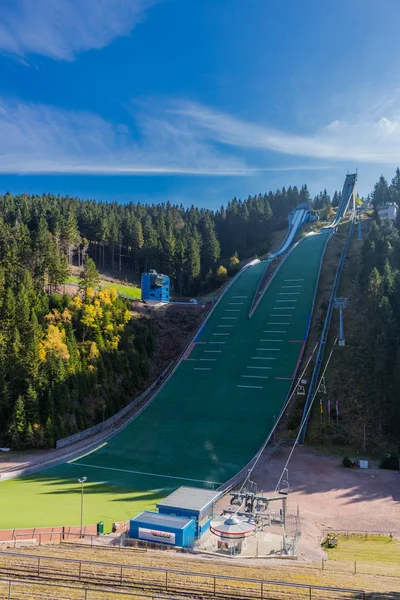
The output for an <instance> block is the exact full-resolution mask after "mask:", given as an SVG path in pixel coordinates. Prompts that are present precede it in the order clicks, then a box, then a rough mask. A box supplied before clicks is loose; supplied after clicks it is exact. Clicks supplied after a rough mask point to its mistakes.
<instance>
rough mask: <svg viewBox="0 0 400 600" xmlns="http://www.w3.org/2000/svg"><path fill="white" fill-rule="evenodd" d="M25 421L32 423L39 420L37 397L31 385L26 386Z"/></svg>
mask: <svg viewBox="0 0 400 600" xmlns="http://www.w3.org/2000/svg"><path fill="white" fill-rule="evenodd" d="M25 413H26V421H27V422H28V423H29V424H31V425H33V424H35V423H38V422H39V397H38V394H37V392H36V391H35V389H34V388H33V387H32V385H29V386H28V390H27V392H26V394H25Z"/></svg>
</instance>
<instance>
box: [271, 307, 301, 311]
mask: <svg viewBox="0 0 400 600" xmlns="http://www.w3.org/2000/svg"><path fill="white" fill-rule="evenodd" d="M295 308H296V307H295V306H274V308H273V309H272V310H294V309H295Z"/></svg>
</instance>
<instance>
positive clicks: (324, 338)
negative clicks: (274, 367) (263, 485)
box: [299, 219, 354, 444]
mask: <svg viewBox="0 0 400 600" xmlns="http://www.w3.org/2000/svg"><path fill="white" fill-rule="evenodd" d="M353 232H354V219H352V221H351V225H350V231H349V235H348V236H347V240H346V243H345V245H344V248H343V251H342V254H341V257H340V261H339V265H338V268H337V271H336V276H335V280H334V282H333V288H332V293H331V297H330V300H329V305H328V310H327V312H326V317H325V322H324V327H323V330H322V334H321V339H320V342H319V347H318V352H317V358H316V361H315V366H314V370H313V374H312V376H311V381H310V387H309V388H308V393H307V398H306V402H305V404H304V409H303V416H302V419H301V424H300V428H301V433H300V437H299V443H301V444H302V443H304V439H305V436H306V432H307V424H308V420H309V418H310V412H311V411H309V407H310V404H311V402H312V400H313V398H314V396H315V393H316V391H317V385H318V380H319V375H320V372H321V368H322V365H323V362H324V354H325V348H326V344H327V342H328V333H329V328H330V325H331V320H332V313H333V306H334V301H335V298H336V292H337V290H338V287H339V282H340V277H341V274H342V270H343V266H344V263H345V260H346V257H347V252H348V249H349V245H350V242H351V238H352V236H353Z"/></svg>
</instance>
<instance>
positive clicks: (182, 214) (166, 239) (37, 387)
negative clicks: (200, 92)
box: [0, 171, 400, 448]
mask: <svg viewBox="0 0 400 600" xmlns="http://www.w3.org/2000/svg"><path fill="white" fill-rule="evenodd" d="M396 177H397V180H396V178H395V179H394V180H393V181H394V183H393V182H392V184H391V186H389V185H388V184H387V183H386V187H385V181H383V182H382V178H381V180H380V181H379V182H378V183H377V185H376V186H375V190H374V193H373V194H372V200H373V202H374V203H376V202H381V201H382V200H381V199H382V197H384V198H386V196H385V194H389V196H388V197H390V198H395V200H396V201H398V199H399V198H398V197H396V194H395V192H396V189H397V190H399V191H400V186H399V185H398V183H399V181H400V172H399V171H397V173H396ZM396 181H397V184H396ZM396 185H397V186H398V187H397V188H396ZM386 188H387V189H386ZM399 197H400V194H399ZM304 201H310V203H311V205H312V208H313V209H314V210H315V211H318V212H319V214H320V216H321V218H324V215H327V214H329V213H330V212H331V211H332V206H337V205H338V203H339V202H340V192H339V193H338V192H335V193H334V195H333V197H332V200H331V198H330V197H329V195H328V194H327V192H326V190H324V191H323V192H321V193H320V194H318V195H317V196H316V197H315V198H314V199H313V200H312V201H311V200H310V196H309V192H308V189H307V186H302V187H301V189H300V190H299V189H298V188H296V187H289V188H288V189H285V188H283V189H282V190H277V191H276V192H275V193H273V192H269V193H268V194H267V193H266V194H259V195H255V196H249V197H248V198H247V199H245V200H240V199H239V200H238V199H237V198H234V199H233V200H231V201H230V202H228V204H227V205H226V206H221V208H220V209H219V210H216V211H212V210H209V209H205V208H196V207H194V206H191V207H190V208H184V207H183V206H177V205H173V204H170V203H166V204H160V205H157V204H153V205H145V204H140V203H137V204H135V203H129V204H117V203H101V202H95V201H89V200H80V199H77V198H70V197H62V196H53V195H49V194H43V195H41V196H38V195H28V194H22V195H15V196H14V195H12V194H10V193H6V194H5V195H3V196H0V445H2V446H11V447H13V448H32V447H33V448H43V447H52V446H53V445H54V443H55V441H56V440H57V439H58V438H60V437H63V436H66V435H70V434H72V433H75V432H76V431H79V430H81V429H83V428H86V427H89V426H91V425H93V424H95V423H98V422H99V421H101V420H102V419H104V418H107V417H109V416H111V415H112V414H114V413H115V412H117V411H118V410H120V409H121V408H123V407H124V406H126V404H127V403H128V402H129V401H130V400H131V399H132V398H134V397H135V396H136V395H137V394H138V393H139V391H141V389H143V386H145V385H146V384H147V383H148V377H149V367H150V361H151V355H152V352H153V351H154V349H155V345H156V339H155V335H154V331H153V328H152V323H151V319H150V318H144V317H139V316H138V314H137V313H133V312H132V311H131V310H130V306H129V305H128V303H127V302H126V301H125V300H123V299H121V298H119V297H118V295H117V293H116V292H115V290H112V289H111V290H101V289H99V288H98V282H99V276H98V271H97V269H99V270H102V271H104V270H109V271H115V272H117V273H118V272H119V273H121V275H123V276H124V277H126V278H129V279H130V280H131V281H135V280H136V281H138V280H139V277H140V274H141V273H142V272H144V271H147V270H148V269H150V268H154V269H156V270H158V271H161V272H165V273H167V274H169V275H170V276H171V277H172V278H173V281H174V284H175V294H195V293H201V292H203V291H205V290H207V289H209V288H210V287H212V285H213V282H214V283H215V279H216V278H217V279H218V273H219V270H220V269H221V268H222V266H223V265H226V266H227V267H228V269H229V267H232V266H233V267H234V268H237V265H238V262H239V259H240V260H242V259H246V258H248V257H251V256H254V255H255V254H258V255H260V254H263V253H265V252H267V251H268V250H269V248H270V247H271V237H272V234H273V232H274V231H277V230H279V229H284V228H286V226H287V217H288V214H289V213H290V212H291V211H292V210H293V208H294V207H295V206H296V205H297V204H299V203H301V202H304ZM73 264H74V265H76V266H78V267H79V269H80V279H79V293H78V294H77V295H75V296H74V297H71V296H69V295H68V294H62V293H61V291H62V286H63V284H65V282H66V281H67V278H68V276H69V273H70V266H71V265H73ZM399 271H400V242H399V238H398V231H397V230H396V229H395V228H389V229H385V226H384V225H374V227H373V228H372V230H371V235H370V237H369V239H368V240H367V241H366V242H365V249H364V251H363V277H362V285H363V286H364V288H365V291H366V293H367V294H368V297H369V299H370V307H369V310H370V311H371V312H370V314H369V323H371V328H370V336H371V348H370V353H371V355H370V360H371V373H374V377H375V379H374V386H375V388H376V393H377V395H378V396H379V398H380V402H381V403H382V405H386V404H388V405H390V407H391V408H390V412H389V413H387V414H389V415H390V417H391V418H394V416H395V415H397V418H398V416H400V415H399V413H398V407H397V404H396V399H395V389H396V385H397V386H398V384H400V381H398V382H397V379H398V377H399V376H398V373H399V372H400V370H399V367H400V352H399V349H398V339H399V334H400V305H399V300H398V299H399V298H400V276H399ZM374 353H375V354H374ZM394 382H397V383H396V385H395V384H394ZM396 411H397V412H396ZM391 418H389V417H388V422H387V423H386V424H385V427H387V428H389V429H390V428H392V429H393V421H392V420H391Z"/></svg>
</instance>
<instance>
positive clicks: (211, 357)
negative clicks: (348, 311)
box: [43, 231, 330, 493]
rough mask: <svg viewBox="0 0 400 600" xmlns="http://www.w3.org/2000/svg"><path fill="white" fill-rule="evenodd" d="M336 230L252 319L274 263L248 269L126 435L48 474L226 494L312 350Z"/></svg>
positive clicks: (309, 243) (305, 252)
mask: <svg viewBox="0 0 400 600" xmlns="http://www.w3.org/2000/svg"><path fill="white" fill-rule="evenodd" d="M329 235H330V232H329V231H322V232H321V233H320V234H315V235H309V236H306V237H304V238H303V239H302V240H301V241H300V242H299V244H298V245H297V246H295V248H294V249H293V250H292V252H291V253H289V255H288V257H287V258H286V260H285V261H284V263H283V265H282V266H281V268H280V269H279V270H278V271H277V272H276V274H275V276H274V278H273V280H272V281H271V283H270V285H269V288H268V290H267V292H266V293H265V295H264V297H263V298H262V300H261V302H260V304H259V306H258V308H257V310H256V311H255V313H254V315H253V317H252V319H248V316H247V315H248V312H249V309H250V305H251V302H252V299H253V295H254V293H255V290H256V288H257V284H258V282H259V279H260V277H261V276H262V273H263V271H264V267H265V263H263V262H260V263H257V264H254V265H252V266H249V267H247V268H246V269H244V270H243V271H242V273H241V274H240V275H239V276H238V277H237V279H236V280H235V281H234V282H233V284H232V285H231V286H230V287H229V289H228V290H227V292H226V293H225V294H224V296H223V297H222V298H221V300H220V301H219V303H218V304H217V306H216V308H215V309H214V311H213V312H212V314H211V316H210V318H209V319H208V321H207V322H206V324H205V326H204V327H203V328H202V330H201V331H200V333H199V334H198V336H197V337H196V339H195V341H194V343H193V344H192V345H191V347H190V349H189V351H188V352H187V354H186V356H185V358H184V360H182V362H181V363H180V365H179V366H178V368H177V369H176V371H175V373H174V374H173V376H172V377H171V378H170V379H169V380H168V381H167V382H166V384H165V386H164V387H163V389H162V390H161V391H160V393H159V394H158V395H157V396H156V397H155V398H154V400H153V401H152V403H151V404H149V406H148V407H147V408H146V409H145V410H144V411H143V412H142V413H141V414H140V415H139V416H138V417H137V418H136V419H135V420H134V421H133V422H132V423H131V424H130V425H129V426H128V427H127V428H126V429H125V430H124V431H122V432H121V433H119V434H118V435H116V436H115V437H113V438H111V439H110V440H109V441H108V442H107V443H106V444H104V445H103V446H101V447H100V448H99V449H97V450H95V451H93V452H91V453H90V454H87V455H85V456H82V457H80V458H79V459H77V460H75V461H73V462H71V463H67V464H64V465H60V466H58V467H55V468H52V469H48V470H46V471H45V472H44V473H43V475H48V476H56V477H65V478H75V479H76V478H77V477H81V476H83V475H85V476H87V477H88V478H90V481H92V482H93V481H98V482H102V483H107V484H110V485H119V486H123V487H126V488H130V489H133V490H139V491H140V490H143V491H144V490H146V491H150V490H153V491H157V492H158V493H168V492H170V491H171V490H173V489H176V488H177V487H179V486H180V485H192V486H197V487H218V486H219V485H221V484H223V483H225V482H226V481H227V480H229V479H230V478H231V477H232V476H233V475H235V474H236V473H237V472H238V471H240V470H241V469H242V468H243V467H244V466H245V465H246V464H247V463H248V462H249V461H250V460H251V459H252V458H253V456H254V455H255V454H256V452H257V451H258V449H259V448H260V447H261V445H262V444H263V442H264V440H265V439H266V437H267V435H268V434H269V432H270V430H271V428H272V426H273V422H274V415H278V414H279V412H280V410H281V408H282V406H283V404H284V402H285V399H286V397H287V394H288V391H289V389H290V387H291V385H292V381H293V378H294V375H295V373H296V369H297V366H298V363H299V360H300V357H301V354H302V350H303V348H304V344H305V340H306V337H307V333H308V328H309V323H310V317H311V312H312V307H313V301H314V294H315V290H316V286H317V283H318V277H319V270H320V264H321V259H322V256H323V252H324V249H325V245H326V242H327V240H328V238H329Z"/></svg>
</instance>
